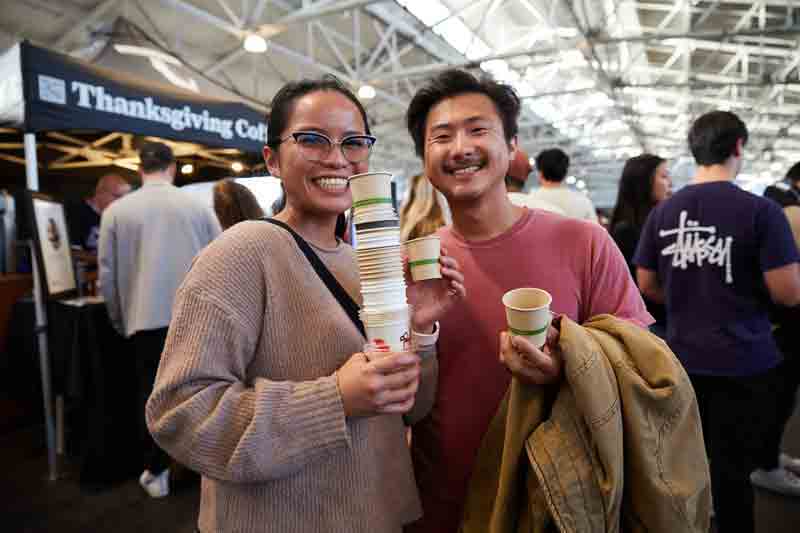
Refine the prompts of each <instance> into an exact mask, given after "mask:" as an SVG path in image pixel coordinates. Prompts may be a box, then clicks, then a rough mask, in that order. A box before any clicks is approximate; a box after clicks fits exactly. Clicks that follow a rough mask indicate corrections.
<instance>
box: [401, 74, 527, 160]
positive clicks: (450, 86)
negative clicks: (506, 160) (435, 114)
mask: <svg viewBox="0 0 800 533" xmlns="http://www.w3.org/2000/svg"><path fill="white" fill-rule="evenodd" d="M467 93H478V94H483V95H486V96H487V97H488V98H489V99H490V100H491V101H492V103H493V104H494V107H495V109H497V114H498V115H499V116H500V120H501V121H502V122H503V133H504V134H505V137H506V141H507V142H509V143H510V142H511V139H513V138H514V137H515V136H516V135H517V119H518V118H519V110H520V103H519V96H517V93H516V91H514V89H513V88H512V87H511V86H510V85H505V84H502V83H498V82H496V81H494V80H493V79H491V78H488V77H482V78H476V77H475V76H473V75H472V74H470V73H469V72H466V71H464V70H455V69H454V70H447V71H445V72H442V73H441V74H439V75H438V76H436V77H435V78H433V79H432V80H431V81H430V82H428V84H427V85H425V86H424V87H423V88H421V89H420V90H418V91H417V94H415V95H414V98H412V99H411V103H410V104H409V106H408V111H407V112H406V127H407V128H408V133H409V134H410V135H411V138H412V139H413V140H414V150H415V151H416V152H417V155H418V156H419V157H422V158H424V157H425V125H426V122H427V120H428V113H430V110H431V108H432V107H433V106H435V105H436V104H438V103H439V102H441V101H442V100H444V99H445V98H452V97H454V96H459V95H462V94H467Z"/></svg>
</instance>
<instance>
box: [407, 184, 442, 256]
mask: <svg viewBox="0 0 800 533" xmlns="http://www.w3.org/2000/svg"><path fill="white" fill-rule="evenodd" d="M441 201H442V200H441V199H440V198H439V197H438V195H437V194H436V190H435V189H434V188H433V185H431V182H430V181H428V178H426V177H425V174H417V175H416V176H414V177H412V178H411V186H410V187H409V188H408V197H407V199H406V201H405V203H403V207H401V208H400V239H401V240H402V241H408V240H411V239H417V238H419V237H426V236H428V235H431V234H432V233H436V230H438V229H439V228H441V227H442V226H445V225H447V220H446V218H445V210H444V209H442V204H441Z"/></svg>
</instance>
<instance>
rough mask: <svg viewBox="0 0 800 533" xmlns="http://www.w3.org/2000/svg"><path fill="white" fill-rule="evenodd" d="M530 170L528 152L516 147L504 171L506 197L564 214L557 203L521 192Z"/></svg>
mask: <svg viewBox="0 0 800 533" xmlns="http://www.w3.org/2000/svg"><path fill="white" fill-rule="evenodd" d="M532 170H533V167H531V162H530V159H529V158H528V153H527V152H526V151H525V150H523V149H522V148H517V151H516V152H515V153H514V159H512V160H511V162H510V163H509V164H508V173H506V190H507V191H508V199H509V200H511V203H512V204H514V205H518V206H520V207H527V208H529V209H544V210H545V211H550V212H551V213H558V214H559V215H566V213H565V212H564V210H563V209H561V208H560V207H558V206H557V205H554V204H551V203H549V202H545V201H544V200H539V199H537V198H534V197H533V196H531V195H530V194H526V193H524V192H522V190H523V188H524V187H525V182H527V181H528V176H529V175H530V173H531V171H532Z"/></svg>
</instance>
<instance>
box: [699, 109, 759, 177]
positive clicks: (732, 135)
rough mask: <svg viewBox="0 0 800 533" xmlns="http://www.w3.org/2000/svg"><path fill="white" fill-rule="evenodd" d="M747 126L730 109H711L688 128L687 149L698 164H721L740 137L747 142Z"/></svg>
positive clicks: (733, 149) (730, 153) (729, 155)
mask: <svg viewBox="0 0 800 533" xmlns="http://www.w3.org/2000/svg"><path fill="white" fill-rule="evenodd" d="M747 136H748V134H747V126H745V124H744V122H742V119H740V118H739V117H737V116H736V115H735V114H733V113H731V112H730V111H711V112H710V113H706V114H705V115H702V116H701V117H700V118H698V119H697V120H695V121H694V124H692V127H691V128H690V129H689V149H690V150H691V151H692V155H693V156H694V160H695V161H696V162H697V164H698V165H701V166H709V165H721V164H722V163H724V162H725V161H727V160H728V158H729V157H731V156H732V155H733V154H734V152H735V150H736V142H737V141H738V140H739V139H741V140H742V144H743V145H744V144H747Z"/></svg>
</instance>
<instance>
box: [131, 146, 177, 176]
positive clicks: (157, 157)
mask: <svg viewBox="0 0 800 533" xmlns="http://www.w3.org/2000/svg"><path fill="white" fill-rule="evenodd" d="M139 161H141V163H140V168H141V169H142V172H143V173H144V174H150V173H152V172H161V171H163V170H167V169H168V168H169V166H170V165H171V164H173V163H174V162H175V154H173V153H172V148H170V147H169V146H167V145H166V144H164V143H159V142H146V143H144V144H143V145H142V147H141V148H139Z"/></svg>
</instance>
